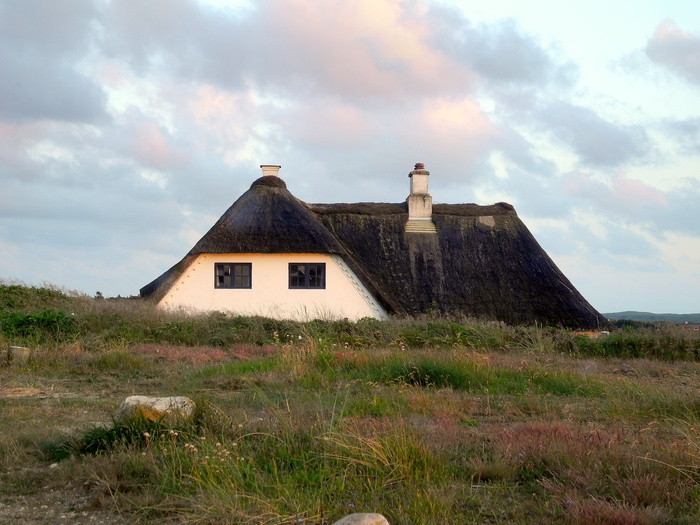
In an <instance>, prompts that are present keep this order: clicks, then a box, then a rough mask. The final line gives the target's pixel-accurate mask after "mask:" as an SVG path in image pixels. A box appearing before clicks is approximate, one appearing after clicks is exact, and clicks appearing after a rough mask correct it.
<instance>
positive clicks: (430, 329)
mask: <svg viewBox="0 0 700 525" xmlns="http://www.w3.org/2000/svg"><path fill="white" fill-rule="evenodd" d="M0 335H1V336H2V337H4V338H5V339H7V340H10V341H11V342H13V343H14V344H19V345H37V344H39V345H42V344H43V345H50V344H56V343H61V342H66V341H72V342H75V341H79V342H80V343H81V345H82V347H83V348H85V349H90V348H100V347H101V346H102V345H104V344H105V343H107V344H109V343H114V342H120V343H123V344H130V345H134V344H139V343H142V344H170V345H183V346H201V345H205V346H212V347H230V346H232V345H241V344H253V345H259V346H265V345H274V346H280V347H281V346H294V345H303V346H309V345H313V346H314V347H315V348H318V349H326V350H328V351H334V350H339V349H346V348H350V349H362V348H387V347H389V348H396V349H399V350H406V349H416V348H428V347H429V348H434V349H439V348H462V349H476V350H480V351H508V350H510V349H521V350H527V351H530V352H534V353H557V354H561V353H564V354H566V355H573V356H581V357H619V358H639V357H648V358H654V359H666V360H697V359H698V358H700V334H698V333H696V332H691V331H682V330H680V329H677V328H676V327H674V326H671V325H664V326H661V328H657V329H650V328H641V329H634V330H630V329H629V327H622V328H620V329H618V330H616V331H614V332H612V333H610V334H609V335H604V336H601V337H597V338H590V337H587V336H581V335H577V334H576V333H574V332H569V331H565V330H561V329H556V328H551V327H543V326H529V327H527V326H525V327H514V326H508V325H505V324H503V323H500V322H483V321H478V320H475V319H469V318H461V317H455V318H452V319H448V318H443V317H430V316H425V317H420V318H405V319H399V318H397V319H392V320H389V321H378V320H375V319H362V320H360V321H358V322H356V323H352V322H348V321H327V320H325V321H324V320H317V321H311V322H307V323H300V322H293V321H279V320H273V319H267V318H261V317H240V316H235V315H227V314H225V313H221V312H215V313H208V314H191V313H189V312H186V311H175V312H166V311H163V310H159V309H157V308H155V306H154V305H153V304H152V303H150V302H148V301H143V300H141V299H93V298H89V297H85V296H75V295H71V294H68V293H65V292H62V291H60V290H57V289H47V288H36V287H24V286H21V285H16V284H11V285H7V284H0Z"/></svg>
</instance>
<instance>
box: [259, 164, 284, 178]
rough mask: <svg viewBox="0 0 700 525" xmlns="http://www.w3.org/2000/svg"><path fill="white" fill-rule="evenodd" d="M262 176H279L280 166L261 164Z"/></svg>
mask: <svg viewBox="0 0 700 525" xmlns="http://www.w3.org/2000/svg"><path fill="white" fill-rule="evenodd" d="M260 167H261V168H262V172H263V177H277V176H279V171H280V168H281V167H282V166H275V165H273V164H261V165H260Z"/></svg>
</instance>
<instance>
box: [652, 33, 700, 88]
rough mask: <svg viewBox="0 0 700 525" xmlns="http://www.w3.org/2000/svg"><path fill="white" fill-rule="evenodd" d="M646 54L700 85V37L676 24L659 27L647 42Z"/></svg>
mask: <svg viewBox="0 0 700 525" xmlns="http://www.w3.org/2000/svg"><path fill="white" fill-rule="evenodd" d="M646 54H647V56H648V57H649V58H650V59H651V60H652V61H654V62H656V63H657V64H659V65H661V66H663V67H665V68H667V69H669V70H670V71H672V72H673V73H675V74H677V75H679V76H681V77H683V78H685V79H686V80H687V81H689V82H691V83H692V84H700V37H698V36H697V35H693V34H691V33H686V32H684V31H683V30H681V29H680V28H679V27H678V26H677V25H676V23H675V22H673V21H671V20H666V21H664V22H661V23H660V24H659V25H658V27H657V28H656V31H655V32H654V35H653V36H652V37H651V38H650V39H649V41H648V42H647V47H646Z"/></svg>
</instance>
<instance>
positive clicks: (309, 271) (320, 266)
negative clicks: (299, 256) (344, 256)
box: [289, 263, 326, 288]
mask: <svg viewBox="0 0 700 525" xmlns="http://www.w3.org/2000/svg"><path fill="white" fill-rule="evenodd" d="M289 287H290V288H325V287H326V263H311V264H306V263H304V264H290V265H289Z"/></svg>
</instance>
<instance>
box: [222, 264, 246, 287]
mask: <svg viewBox="0 0 700 525" xmlns="http://www.w3.org/2000/svg"><path fill="white" fill-rule="evenodd" d="M251 273H252V265H251V263H216V264H214V275H215V280H214V286H215V287H216V288H250V287H251V282H252V281H251Z"/></svg>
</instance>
